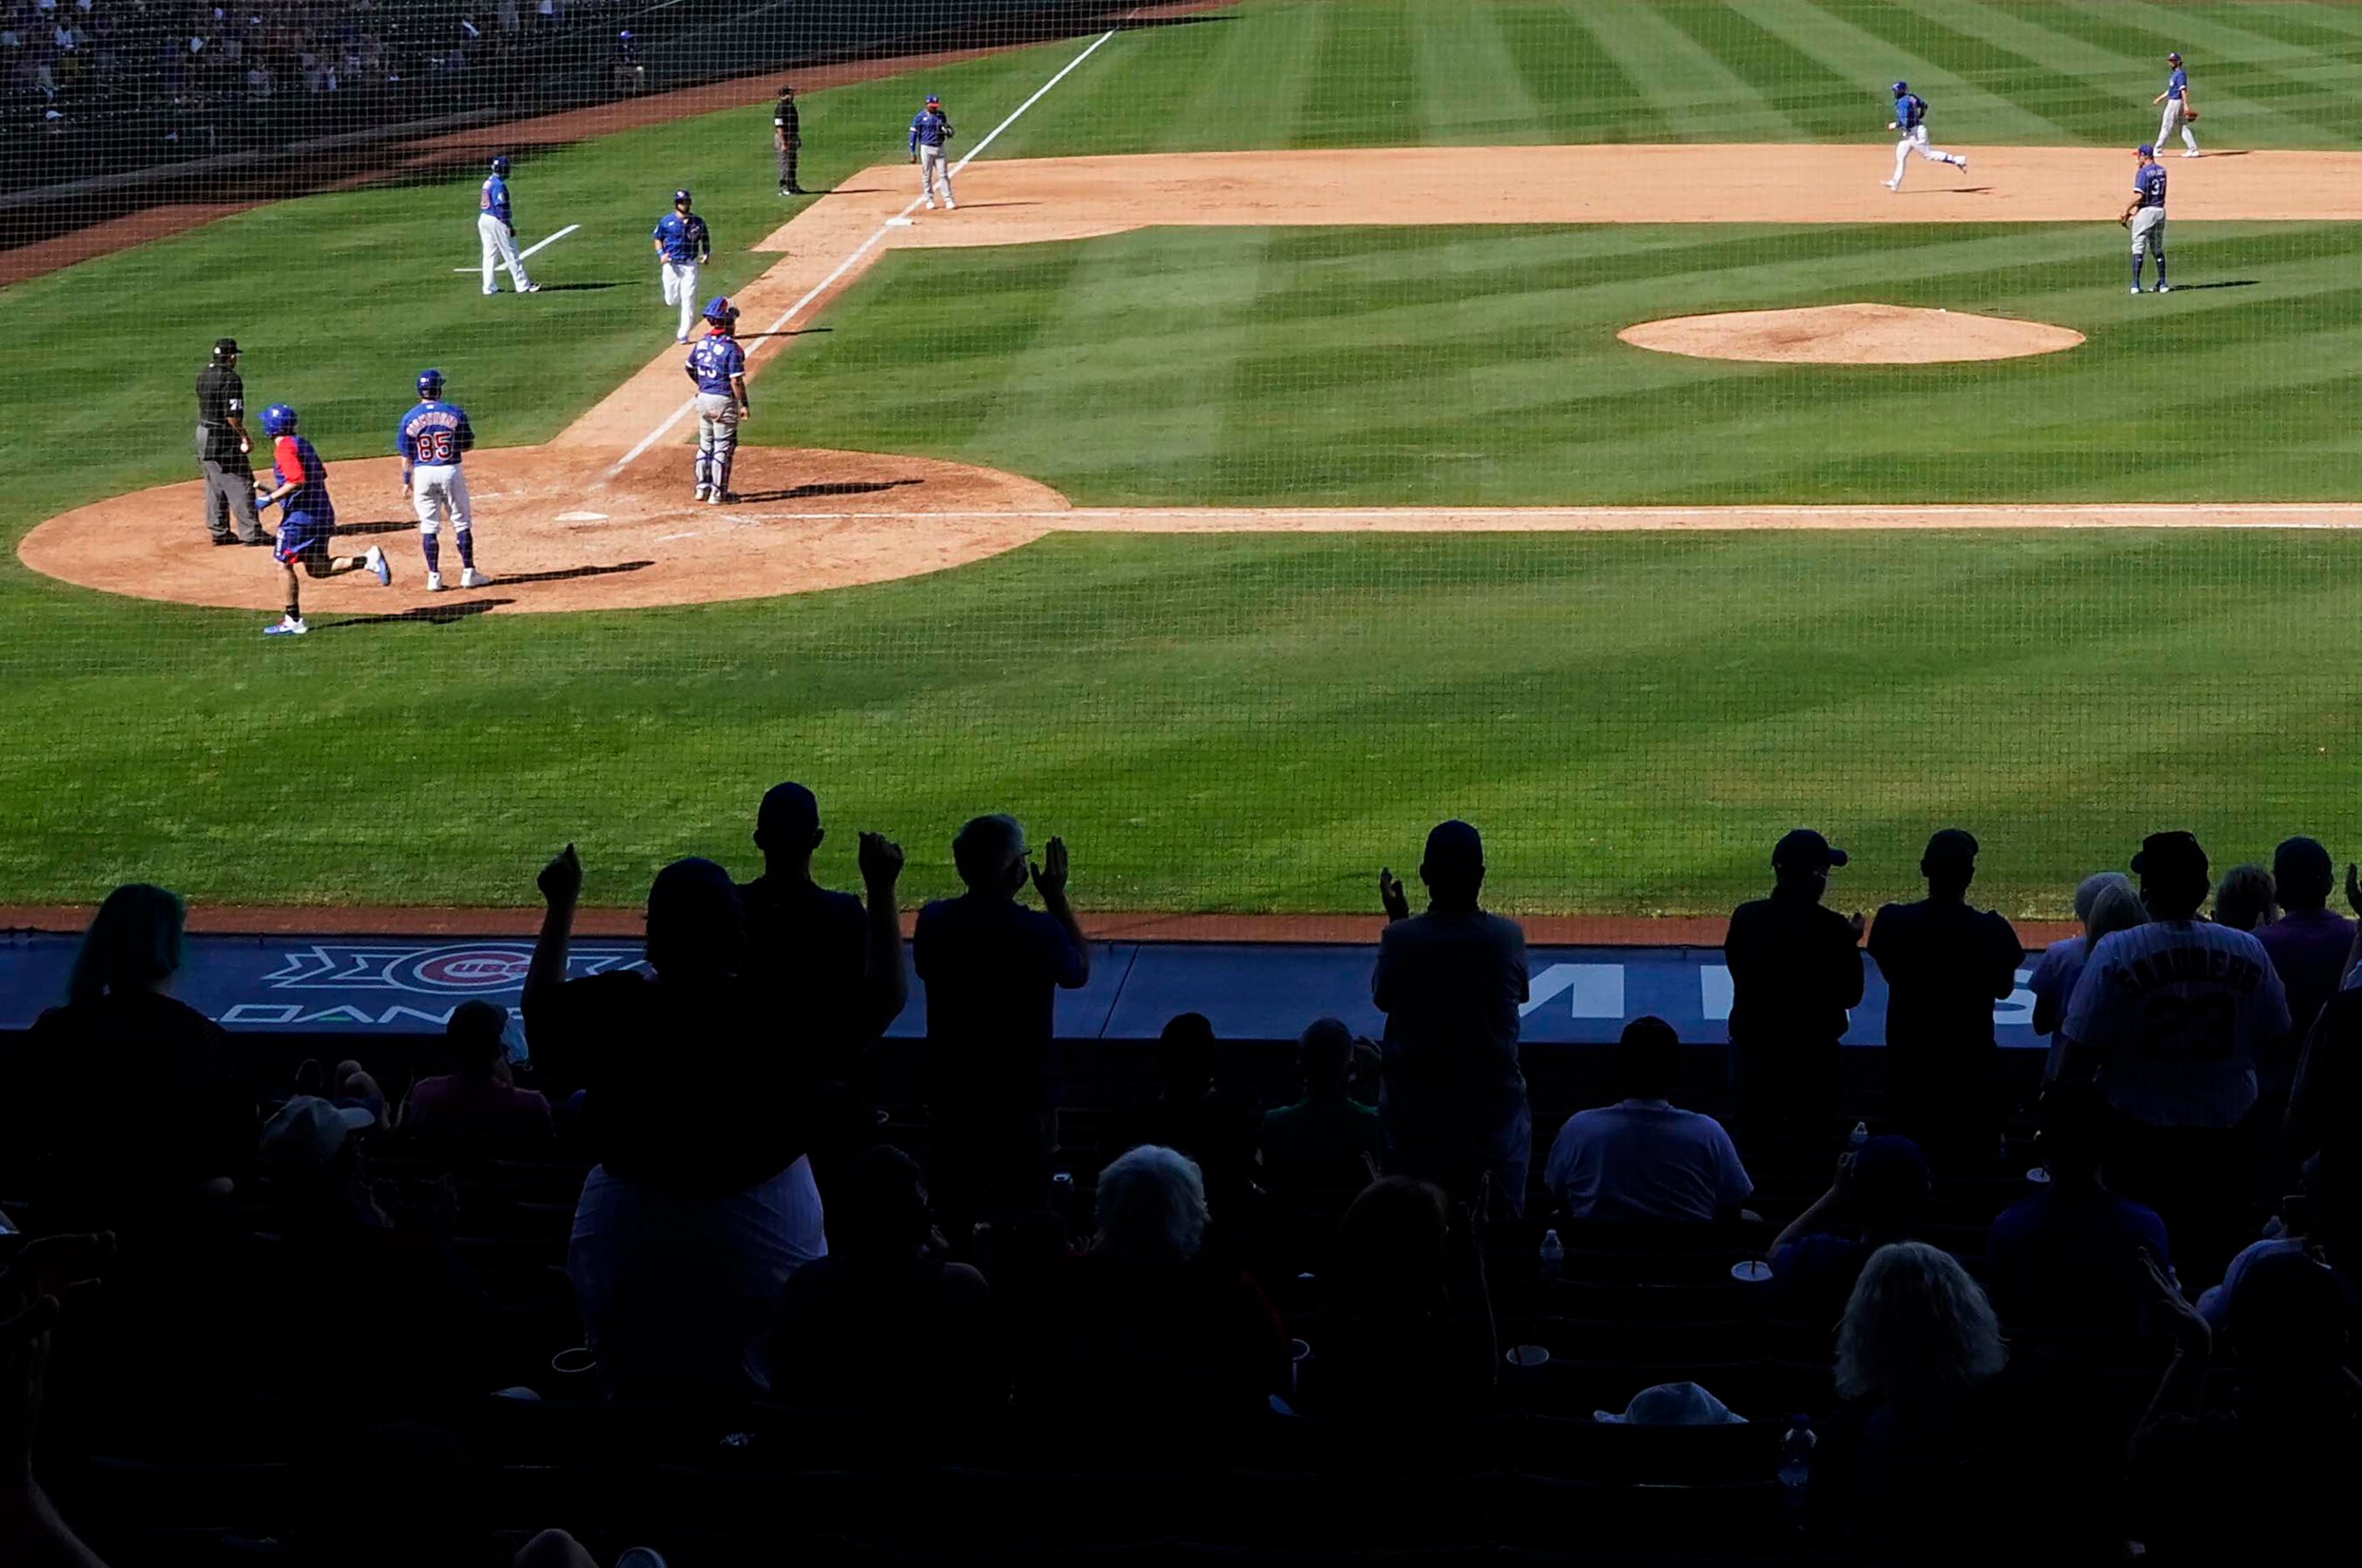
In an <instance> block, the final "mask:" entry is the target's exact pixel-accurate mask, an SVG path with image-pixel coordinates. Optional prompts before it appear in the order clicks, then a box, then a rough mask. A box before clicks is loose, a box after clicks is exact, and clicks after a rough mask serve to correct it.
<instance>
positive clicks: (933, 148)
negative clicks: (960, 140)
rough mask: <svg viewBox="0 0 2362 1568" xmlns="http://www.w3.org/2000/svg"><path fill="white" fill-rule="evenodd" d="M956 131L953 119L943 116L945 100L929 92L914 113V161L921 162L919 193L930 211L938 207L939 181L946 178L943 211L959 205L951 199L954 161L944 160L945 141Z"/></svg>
mask: <svg viewBox="0 0 2362 1568" xmlns="http://www.w3.org/2000/svg"><path fill="white" fill-rule="evenodd" d="M955 134H957V133H956V132H955V131H954V130H953V129H952V122H951V121H950V120H949V119H947V118H945V117H944V101H943V100H942V99H941V98H938V97H936V96H935V95H934V94H933V93H930V94H927V103H926V106H925V107H924V108H922V109H921V110H920V111H919V112H918V113H917V114H915V115H913V116H911V162H913V163H915V164H917V165H918V166H919V194H921V195H922V196H924V197H926V198H927V210H928V211H929V212H933V211H934V210H935V183H936V182H937V181H941V182H943V187H944V211H945V212H947V213H948V212H956V211H957V210H958V209H959V204H958V203H957V202H955V201H953V200H952V170H951V165H950V164H948V163H946V162H944V143H945V142H947V141H949V140H951V138H953V137H954V136H955Z"/></svg>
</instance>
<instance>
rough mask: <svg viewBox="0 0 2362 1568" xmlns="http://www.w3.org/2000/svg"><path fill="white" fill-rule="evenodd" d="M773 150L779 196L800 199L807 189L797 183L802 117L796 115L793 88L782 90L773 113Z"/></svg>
mask: <svg viewBox="0 0 2362 1568" xmlns="http://www.w3.org/2000/svg"><path fill="white" fill-rule="evenodd" d="M771 150H772V151H773V152H775V153H777V154H778V159H779V194H781V195H782V196H800V195H803V194H805V191H804V188H803V187H802V186H801V185H799V184H797V183H796V161H797V160H799V159H800V158H801V157H802V156H803V150H804V127H803V116H801V115H800V114H798V113H797V112H796V90H795V88H794V86H793V85H792V84H783V85H782V86H781V87H780V88H779V101H778V104H777V105H774V106H773V107H772V109H771Z"/></svg>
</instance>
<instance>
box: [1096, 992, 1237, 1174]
mask: <svg viewBox="0 0 2362 1568" xmlns="http://www.w3.org/2000/svg"><path fill="white" fill-rule="evenodd" d="M1156 1077H1157V1088H1156V1098H1155V1099H1153V1100H1151V1101H1150V1102H1149V1103H1148V1104H1146V1105H1138V1106H1129V1107H1125V1108H1123V1109H1121V1110H1113V1111H1110V1112H1109V1113H1108V1116H1107V1119H1106V1121H1105V1122H1104V1123H1103V1131H1102V1133H1101V1136H1100V1140H1099V1143H1100V1147H1099V1154H1100V1163H1101V1164H1105V1163H1106V1162H1107V1161H1109V1160H1112V1159H1114V1158H1115V1157H1116V1156H1117V1155H1118V1154H1123V1153H1125V1152H1127V1151H1128V1150H1131V1149H1137V1148H1139V1147H1140V1146H1141V1145H1142V1144H1143V1143H1157V1144H1162V1145H1163V1146H1164V1147H1165V1148H1168V1149H1178V1150H1179V1151H1180V1152H1181V1153H1183V1154H1187V1155H1188V1156H1189V1157H1190V1158H1192V1159H1194V1160H1196V1161H1198V1165H1199V1166H1200V1167H1201V1168H1202V1167H1203V1165H1205V1153H1204V1150H1203V1148H1202V1146H1201V1145H1202V1144H1203V1143H1204V1137H1203V1123H1204V1122H1205V1121H1206V1120H1207V1118H1208V1116H1209V1111H1210V1105H1209V1102H1210V1101H1211V1100H1212V1099H1213V1095H1214V1026H1213V1024H1212V1022H1211V1021H1209V1020H1208V1019H1207V1017H1206V1015H1205V1014H1204V1013H1202V1012H1184V1013H1176V1014H1175V1015H1174V1016H1173V1017H1171V1018H1169V1019H1167V1020H1165V1021H1164V1029H1163V1030H1162V1031H1160V1032H1158V1034H1157V1037H1156Z"/></svg>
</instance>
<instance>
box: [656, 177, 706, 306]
mask: <svg viewBox="0 0 2362 1568" xmlns="http://www.w3.org/2000/svg"><path fill="white" fill-rule="evenodd" d="M655 237H656V248H657V265H658V266H659V267H660V268H661V269H662V272H663V277H664V303H665V304H668V305H674V304H677V305H679V306H680V330H679V332H676V333H674V334H673V339H672V340H673V341H674V342H675V343H686V342H688V341H689V328H690V324H691V323H692V322H694V321H695V320H696V319H697V270H698V269H699V268H700V267H702V266H704V265H705V263H706V261H707V260H708V259H711V257H712V254H713V243H712V241H713V237H712V235H710V234H708V233H707V232H706V229H705V220H704V219H703V218H701V217H699V216H698V215H696V214H695V213H693V212H690V210H689V193H688V192H687V191H675V192H674V193H672V211H670V212H668V213H667V214H665V215H664V216H662V217H660V218H658V219H657V226H656V230H655Z"/></svg>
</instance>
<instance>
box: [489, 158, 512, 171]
mask: <svg viewBox="0 0 2362 1568" xmlns="http://www.w3.org/2000/svg"><path fill="white" fill-rule="evenodd" d="M508 171H509V160H507V159H505V158H495V159H493V160H492V172H493V173H495V174H501V175H505V174H507V173H508Z"/></svg>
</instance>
